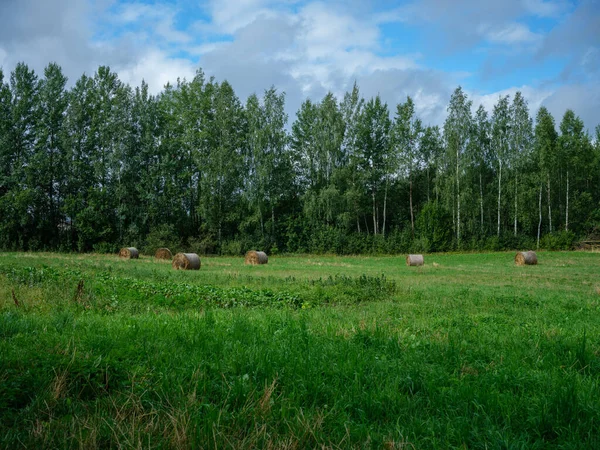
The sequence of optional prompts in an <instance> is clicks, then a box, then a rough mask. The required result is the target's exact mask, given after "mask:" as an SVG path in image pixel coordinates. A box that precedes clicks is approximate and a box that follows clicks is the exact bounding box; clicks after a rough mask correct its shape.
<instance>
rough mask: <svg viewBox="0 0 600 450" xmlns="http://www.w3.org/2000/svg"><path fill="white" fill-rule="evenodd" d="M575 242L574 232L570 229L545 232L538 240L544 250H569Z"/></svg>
mask: <svg viewBox="0 0 600 450" xmlns="http://www.w3.org/2000/svg"><path fill="white" fill-rule="evenodd" d="M574 244H575V234H574V233H573V232H572V231H555V232H554V233H548V234H546V235H545V236H544V237H543V238H542V239H541V242H540V245H541V246H542V248H545V249H546V250H570V249H572V248H573V246H574Z"/></svg>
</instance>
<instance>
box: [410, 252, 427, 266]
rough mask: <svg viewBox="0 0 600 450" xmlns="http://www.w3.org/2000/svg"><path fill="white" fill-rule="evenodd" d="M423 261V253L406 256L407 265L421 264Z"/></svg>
mask: <svg viewBox="0 0 600 450" xmlns="http://www.w3.org/2000/svg"><path fill="white" fill-rule="evenodd" d="M424 263H425V260H424V259H423V255H408V256H407V257H406V265H407V266H422V265H423V264H424Z"/></svg>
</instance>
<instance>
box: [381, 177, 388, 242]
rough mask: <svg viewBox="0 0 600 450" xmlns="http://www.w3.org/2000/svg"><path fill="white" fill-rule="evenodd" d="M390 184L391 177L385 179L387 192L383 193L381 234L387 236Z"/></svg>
mask: <svg viewBox="0 0 600 450" xmlns="http://www.w3.org/2000/svg"><path fill="white" fill-rule="evenodd" d="M388 184H389V178H386V180H385V193H384V195H383V228H382V230H381V234H382V235H383V236H384V237H385V222H386V216H387V194H388Z"/></svg>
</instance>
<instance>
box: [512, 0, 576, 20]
mask: <svg viewBox="0 0 600 450" xmlns="http://www.w3.org/2000/svg"><path fill="white" fill-rule="evenodd" d="M523 4H524V5H525V8H526V9H527V10H528V11H529V12H530V13H532V14H535V15H536V16H539V17H557V16H559V15H560V14H562V13H564V12H565V11H567V10H568V9H569V8H570V4H569V2H568V1H544V0H524V1H523Z"/></svg>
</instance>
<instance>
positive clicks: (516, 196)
mask: <svg viewBox="0 0 600 450" xmlns="http://www.w3.org/2000/svg"><path fill="white" fill-rule="evenodd" d="M518 183H519V175H515V236H516V235H517V214H518V193H519V191H518V186H519V184H518Z"/></svg>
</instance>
